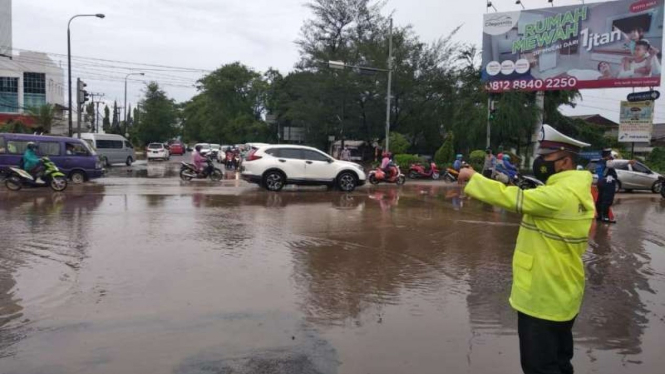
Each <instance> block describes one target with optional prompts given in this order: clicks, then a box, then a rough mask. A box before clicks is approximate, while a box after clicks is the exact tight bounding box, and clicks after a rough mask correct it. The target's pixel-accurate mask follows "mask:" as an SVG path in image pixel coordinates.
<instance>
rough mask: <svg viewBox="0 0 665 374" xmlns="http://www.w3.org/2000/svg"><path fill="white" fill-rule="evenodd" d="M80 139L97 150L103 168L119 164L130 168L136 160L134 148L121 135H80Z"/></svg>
mask: <svg viewBox="0 0 665 374" xmlns="http://www.w3.org/2000/svg"><path fill="white" fill-rule="evenodd" d="M77 136H78V135H74V137H77ZM81 139H83V140H85V141H86V142H88V144H90V145H91V146H92V147H93V148H94V149H95V150H97V154H98V155H99V159H100V160H101V161H102V163H103V164H104V165H105V166H110V165H111V164H120V163H123V164H125V165H127V166H131V165H132V162H134V160H136V154H135V153H134V146H133V145H132V143H130V142H129V140H127V139H125V137H124V136H122V135H114V134H95V133H82V134H81Z"/></svg>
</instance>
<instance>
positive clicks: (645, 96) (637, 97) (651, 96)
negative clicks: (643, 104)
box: [628, 91, 660, 102]
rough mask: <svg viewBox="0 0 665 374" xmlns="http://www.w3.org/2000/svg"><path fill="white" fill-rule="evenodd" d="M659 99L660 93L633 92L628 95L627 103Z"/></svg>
mask: <svg viewBox="0 0 665 374" xmlns="http://www.w3.org/2000/svg"><path fill="white" fill-rule="evenodd" d="M659 97H660V92H658V91H645V92H634V93H632V94H628V101H630V102H635V101H647V100H658V98H659Z"/></svg>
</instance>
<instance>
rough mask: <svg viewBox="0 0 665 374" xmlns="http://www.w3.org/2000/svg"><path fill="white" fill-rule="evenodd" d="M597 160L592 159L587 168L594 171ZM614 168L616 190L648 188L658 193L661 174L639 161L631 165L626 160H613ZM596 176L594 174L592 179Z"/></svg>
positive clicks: (660, 185) (660, 186) (660, 184)
mask: <svg viewBox="0 0 665 374" xmlns="http://www.w3.org/2000/svg"><path fill="white" fill-rule="evenodd" d="M598 162H599V160H592V161H591V162H589V165H587V170H589V171H591V172H592V173H595V171H596V166H597V165H598ZM614 169H615V170H616V172H617V177H619V181H618V182H617V184H616V189H617V191H619V190H622V189H623V190H625V191H627V192H629V191H632V190H649V191H651V192H653V193H660V191H661V188H662V186H663V185H662V183H660V182H659V180H660V179H661V178H663V176H662V175H660V174H658V173H656V172H655V171H652V170H651V169H649V168H648V167H647V166H646V165H644V164H643V163H641V162H636V163H635V164H634V165H631V164H630V163H629V161H628V160H614ZM595 179H596V176H595V175H594V181H595Z"/></svg>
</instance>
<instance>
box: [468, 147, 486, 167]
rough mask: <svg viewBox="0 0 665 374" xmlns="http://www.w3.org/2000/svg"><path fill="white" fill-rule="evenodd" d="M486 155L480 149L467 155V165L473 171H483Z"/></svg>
mask: <svg viewBox="0 0 665 374" xmlns="http://www.w3.org/2000/svg"><path fill="white" fill-rule="evenodd" d="M486 155H487V154H486V153H485V151H483V150H482V149H477V150H475V151H473V152H471V154H470V155H469V164H470V165H471V166H472V167H473V169H474V170H483V164H484V163H485V156H486Z"/></svg>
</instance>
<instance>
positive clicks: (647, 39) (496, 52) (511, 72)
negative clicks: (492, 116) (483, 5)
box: [482, 0, 665, 92]
mask: <svg viewBox="0 0 665 374" xmlns="http://www.w3.org/2000/svg"><path fill="white" fill-rule="evenodd" d="M664 1H665V0H628V1H626V0H621V1H612V2H602V3H593V4H579V5H574V6H565V7H557V8H544V9H534V10H521V11H515V12H505V13H487V14H485V17H484V22H485V24H484V28H483V65H482V79H483V81H484V82H485V83H486V88H487V90H488V91H490V92H505V91H512V90H519V91H547V90H566V89H582V88H584V89H588V88H619V87H650V86H651V87H653V86H659V85H660V76H661V58H662V54H661V49H662V44H663V2H664Z"/></svg>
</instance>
